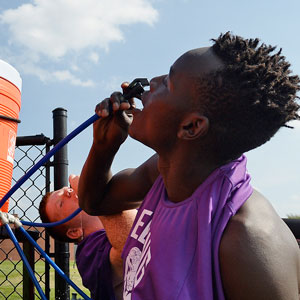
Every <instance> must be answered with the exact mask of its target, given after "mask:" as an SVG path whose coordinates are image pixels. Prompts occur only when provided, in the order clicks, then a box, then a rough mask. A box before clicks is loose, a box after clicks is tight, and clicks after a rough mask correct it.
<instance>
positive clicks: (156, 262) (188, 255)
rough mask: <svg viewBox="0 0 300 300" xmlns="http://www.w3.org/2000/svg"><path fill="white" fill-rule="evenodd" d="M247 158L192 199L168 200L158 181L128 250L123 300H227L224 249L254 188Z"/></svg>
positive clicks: (213, 178) (215, 177)
mask: <svg viewBox="0 0 300 300" xmlns="http://www.w3.org/2000/svg"><path fill="white" fill-rule="evenodd" d="M249 182H250V176H249V174H248V173H247V170H246V157H245V156H241V157H240V158H239V159H237V160H235V161H232V162H230V163H228V164H227V165H224V166H222V167H220V168H218V169H216V170H215V171H214V172H213V173H212V174H211V175H210V176H209V177H208V178H207V179H206V180H205V181H204V182H203V183H202V184H201V185H200V186H199V187H198V188H197V189H196V190H195V192H194V193H193V194H192V195H191V196H190V197H189V198H187V199H185V200H184V201H182V202H179V203H173V202H171V201H169V200H168V197H167V193H166V190H165V186H164V183H163V179H162V177H161V176H159V177H158V178H157V180H156V181H155V183H154V185H153V187H152V188H151V190H150V191H149V193H148V194H147V196H146V198H145V199H144V201H143V203H142V205H141V207H140V208H139V211H138V214H137V216H136V219H135V221H134V224H133V227H132V229H131V232H130V235H129V236H128V239H127V241H126V244H125V247H124V250H123V254H122V257H123V260H124V293H123V298H124V300H128V299H133V300H138V299H139V300H148V299H149V300H155V299H156V300H177V299H178V300H188V299H191V300H195V299H201V300H212V299H218V300H222V299H225V298H224V292H223V287H222V281H221V276H220V269H219V257H218V250H219V244H220V240H221V237H222V234H223V232H224V229H225V227H226V225H227V223H228V220H229V219H230V218H231V217H232V216H233V215H235V213H236V212H237V210H238V209H239V208H240V207H241V206H242V205H243V203H244V202H245V201H246V200H247V199H248V198H249V196H250V195H251V193H252V187H251V186H250V184H249Z"/></svg>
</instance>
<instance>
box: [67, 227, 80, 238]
mask: <svg viewBox="0 0 300 300" xmlns="http://www.w3.org/2000/svg"><path fill="white" fill-rule="evenodd" d="M66 235H67V237H68V238H69V239H72V240H77V239H79V238H80V237H82V236H83V232H82V228H81V227H78V228H69V229H68V230H67V233H66Z"/></svg>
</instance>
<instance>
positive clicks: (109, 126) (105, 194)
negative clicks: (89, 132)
mask: <svg viewBox="0 0 300 300" xmlns="http://www.w3.org/2000/svg"><path fill="white" fill-rule="evenodd" d="M121 98H122V96H121V94H120V93H114V94H112V96H111V98H109V99H105V100H103V101H102V102H101V103H100V104H99V105H98V106H97V107H96V112H97V113H98V114H99V115H100V116H101V118H100V119H99V120H98V121H96V122H95V123H94V139H93V145H92V147H91V149H90V152H89V155H88V157H87V160H86V162H85V164H84V166H83V169H82V172H81V175H80V181H79V187H78V198H79V205H80V207H81V208H82V209H83V210H85V211H86V212H87V213H88V214H90V215H109V214H116V213H119V212H121V211H123V210H127V209H133V208H135V207H138V206H139V204H140V202H141V201H142V200H143V198H144V196H145V195H146V193H147V192H148V190H149V189H150V187H151V186H152V184H153V182H154V180H155V179H156V177H157V176H158V169H157V156H156V155H154V156H153V157H151V158H150V159H149V160H148V161H146V162H145V163H144V164H142V165H141V166H140V167H138V168H136V169H127V170H124V171H122V172H120V173H118V174H116V175H115V176H112V172H111V165H112V162H113V159H114V157H115V155H116V153H117V152H118V150H119V147H120V146H121V144H122V143H123V142H124V141H125V140H126V138H127V136H128V128H129V126H130V124H131V121H132V117H131V116H130V114H129V115H128V114H126V113H125V111H124V110H126V109H128V108H129V104H128V103H127V104H126V103H122V104H121V100H122V99H121ZM110 102H112V103H113V109H114V111H113V113H111V114H108V107H109V103H110ZM126 105H127V106H126ZM128 155H130V154H128Z"/></svg>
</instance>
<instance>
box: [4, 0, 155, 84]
mask: <svg viewBox="0 0 300 300" xmlns="http://www.w3.org/2000/svg"><path fill="white" fill-rule="evenodd" d="M157 18H158V13H157V11H156V10H155V9H154V8H153V7H152V6H151V4H150V2H149V1H147V0H127V1H123V0H51V1H49V0H33V2H32V3H27V4H23V5H21V6H19V7H18V8H16V9H8V10H6V11H4V12H3V13H2V14H1V15H0V22H1V23H2V26H3V25H6V26H8V29H9V32H10V35H9V36H10V38H9V39H10V40H9V41H8V44H7V46H8V47H11V48H13V47H15V46H21V47H23V49H25V53H29V52H31V55H30V56H31V59H32V57H36V58H35V60H36V61H40V60H41V57H42V58H43V61H45V59H46V58H48V59H49V60H50V61H52V62H61V60H62V59H64V62H65V61H66V60H67V59H68V55H69V54H70V56H72V55H73V56H74V55H75V56H76V55H81V54H83V53H84V51H89V53H91V54H90V55H87V59H89V60H90V61H92V62H93V63H95V62H97V61H98V59H99V56H98V54H97V52H98V51H99V50H101V49H102V50H105V51H107V50H108V49H109V46H110V44H111V43H112V42H120V41H123V40H124V39H125V38H124V35H123V32H122V30H121V27H122V26H123V25H132V24H137V23H144V24H147V25H153V24H154V23H155V22H156V20H157ZM26 59H27V60H28V57H27V58H26ZM26 59H24V60H25V61H26ZM31 61H32V60H31ZM31 71H32V70H31ZM56 76H57V78H58V79H60V80H69V81H70V82H72V81H73V82H74V83H75V82H76V81H77V79H76V78H74V76H72V75H71V73H66V72H63V73H56ZM87 86H89V84H87Z"/></svg>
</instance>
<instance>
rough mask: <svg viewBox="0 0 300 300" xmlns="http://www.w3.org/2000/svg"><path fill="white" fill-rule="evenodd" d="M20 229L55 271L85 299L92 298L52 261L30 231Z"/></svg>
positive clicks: (89, 299)
mask: <svg viewBox="0 0 300 300" xmlns="http://www.w3.org/2000/svg"><path fill="white" fill-rule="evenodd" d="M18 229H20V230H21V232H22V233H23V234H24V235H25V236H26V238H27V239H28V240H29V241H30V242H31V243H32V245H33V246H34V247H35V248H36V249H37V250H38V251H39V252H40V253H41V255H42V256H43V257H44V258H45V259H46V261H47V262H48V263H49V264H50V265H51V266H52V267H53V268H54V269H55V271H56V272H57V273H58V274H59V275H60V276H61V277H62V278H63V279H65V280H66V281H67V282H68V283H69V284H70V285H71V286H72V287H73V288H74V290H75V291H76V292H77V293H78V294H80V295H81V296H82V297H83V298H84V299H86V300H91V298H89V297H88V296H87V295H86V294H85V293H84V292H83V291H82V290H81V289H80V288H79V287H78V286H77V285H76V284H75V283H74V282H73V281H72V280H71V279H70V278H69V277H68V276H66V275H65V273H64V272H63V271H62V270H61V269H60V268H59V267H58V266H57V265H56V264H55V263H54V262H53V261H52V259H51V258H50V257H49V256H48V254H47V253H46V252H45V251H44V250H43V249H42V248H41V247H40V246H39V244H38V243H37V242H36V241H35V240H34V239H33V238H32V237H31V236H30V234H29V233H28V232H26V230H25V229H24V228H23V227H19V228H18Z"/></svg>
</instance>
